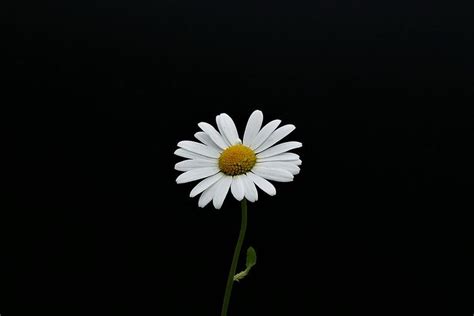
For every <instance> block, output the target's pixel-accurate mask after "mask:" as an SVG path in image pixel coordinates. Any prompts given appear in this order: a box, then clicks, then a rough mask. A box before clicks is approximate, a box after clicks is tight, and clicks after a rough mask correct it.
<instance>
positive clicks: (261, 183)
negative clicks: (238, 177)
mask: <svg viewBox="0 0 474 316" xmlns="http://www.w3.org/2000/svg"><path fill="white" fill-rule="evenodd" d="M247 177H248V178H249V179H250V180H252V181H253V183H255V184H256V185H257V186H258V187H259V188H260V189H262V191H263V192H265V193H267V194H268V195H271V196H273V195H275V194H276V189H275V187H274V186H273V184H271V183H270V182H268V181H267V180H265V179H264V178H262V177H260V176H257V175H256V174H255V173H252V172H247Z"/></svg>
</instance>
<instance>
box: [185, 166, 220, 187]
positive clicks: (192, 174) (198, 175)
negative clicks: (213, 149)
mask: <svg viewBox="0 0 474 316" xmlns="http://www.w3.org/2000/svg"><path fill="white" fill-rule="evenodd" d="M218 172H219V168H218V167H205V168H199V169H192V170H189V171H186V172H185V173H183V174H181V175H180V176H179V177H177V178H176V183H178V184H181V183H186V182H191V181H196V180H199V179H202V178H206V177H210V176H213V175H215V174H216V173H218Z"/></svg>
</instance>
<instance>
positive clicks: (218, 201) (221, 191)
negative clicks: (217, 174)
mask: <svg viewBox="0 0 474 316" xmlns="http://www.w3.org/2000/svg"><path fill="white" fill-rule="evenodd" d="M231 183H232V177H229V176H224V177H223V178H222V179H221V180H219V183H218V185H217V189H216V193H215V194H214V198H213V199H212V204H213V205H214V207H215V208H216V209H217V210H218V209H220V208H221V207H222V204H223V203H224V200H225V197H226V196H227V193H228V192H229V188H230V185H231Z"/></svg>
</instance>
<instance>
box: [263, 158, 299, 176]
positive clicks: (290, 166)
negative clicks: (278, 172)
mask: <svg viewBox="0 0 474 316" xmlns="http://www.w3.org/2000/svg"><path fill="white" fill-rule="evenodd" d="M255 167H262V168H276V169H284V170H287V171H289V172H290V173H291V174H292V175H295V174H298V173H300V168H299V167H298V166H297V165H296V164H295V163H291V162H286V161H268V162H260V163H257V164H256V165H255Z"/></svg>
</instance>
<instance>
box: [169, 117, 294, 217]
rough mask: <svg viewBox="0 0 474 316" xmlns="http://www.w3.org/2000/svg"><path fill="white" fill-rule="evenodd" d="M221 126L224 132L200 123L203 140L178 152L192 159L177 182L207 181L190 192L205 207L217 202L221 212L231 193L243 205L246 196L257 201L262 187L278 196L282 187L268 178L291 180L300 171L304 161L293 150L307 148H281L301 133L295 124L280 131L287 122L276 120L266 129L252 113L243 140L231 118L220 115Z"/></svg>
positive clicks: (198, 135)
mask: <svg viewBox="0 0 474 316" xmlns="http://www.w3.org/2000/svg"><path fill="white" fill-rule="evenodd" d="M216 122H217V128H218V130H216V129H215V128H214V127H213V126H212V125H210V124H208V123H204V122H201V123H199V124H198V126H199V127H200V128H201V130H202V131H200V132H197V133H196V134H194V136H195V137H196V138H197V140H199V142H195V141H187V140H185V141H181V142H179V143H178V147H180V148H178V149H177V150H176V151H175V152H174V153H175V154H176V155H177V156H180V157H183V158H188V160H184V161H181V162H178V163H177V164H176V165H175V169H176V170H178V171H184V173H183V174H181V175H180V176H179V177H178V178H177V179H176V182H177V183H186V182H191V181H196V180H200V179H203V180H202V181H201V182H199V183H198V184H197V185H196V186H195V187H194V188H193V189H192V191H191V194H190V196H191V197H195V196H197V195H198V194H200V193H201V196H200V198H199V203H198V204H199V206H200V207H204V206H206V205H207V204H209V202H210V201H211V200H212V202H213V205H214V207H215V208H216V209H220V208H221V206H222V204H223V203H224V199H225V198H226V196H227V193H228V192H229V189H230V191H231V192H232V195H233V196H234V197H235V198H236V199H237V200H238V201H241V200H242V199H243V198H246V199H247V200H248V201H250V202H255V201H256V200H257V199H258V193H257V188H256V186H257V187H259V188H260V189H261V190H262V191H264V192H266V193H267V194H269V195H275V194H276V189H275V187H274V186H273V184H271V183H270V182H269V181H268V180H271V181H277V182H290V181H292V180H293V176H294V175H295V174H298V173H299V171H300V168H299V167H298V166H299V165H301V160H300V159H299V156H298V155H297V154H294V153H289V152H288V151H290V150H292V149H295V148H299V147H301V146H302V144H301V143H300V142H294V141H290V142H284V143H281V144H278V145H275V144H276V143H278V142H279V141H280V140H282V139H283V138H284V137H285V136H287V135H288V134H290V133H291V132H292V131H293V130H294V129H295V126H294V125H291V124H288V125H284V126H281V127H278V126H279V125H280V123H281V121H280V120H273V121H271V122H269V123H268V124H267V125H265V126H264V127H263V128H261V127H262V122H263V114H262V112H261V111H259V110H256V111H254V112H253V113H252V115H250V118H249V120H248V122H247V126H246V127H245V132H244V137H243V141H242V140H240V138H239V134H238V132H237V128H236V127H235V124H234V121H232V119H231V117H230V116H229V115H227V114H225V113H222V114H220V115H218V116H217V117H216ZM255 185H256V186H255Z"/></svg>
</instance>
